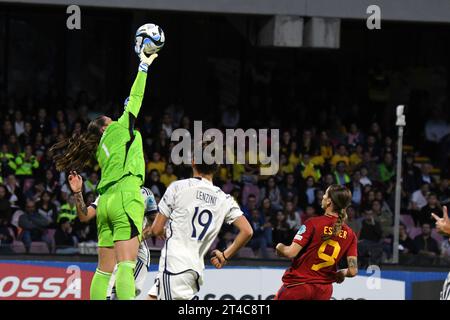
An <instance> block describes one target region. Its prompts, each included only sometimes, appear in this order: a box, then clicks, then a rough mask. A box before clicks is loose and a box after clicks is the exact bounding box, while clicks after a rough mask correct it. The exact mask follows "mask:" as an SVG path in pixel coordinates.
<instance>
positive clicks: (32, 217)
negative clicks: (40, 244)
mask: <svg viewBox="0 0 450 320" xmlns="http://www.w3.org/2000/svg"><path fill="white" fill-rule="evenodd" d="M48 225H49V223H48V220H47V219H46V218H44V217H43V216H42V215H41V214H39V213H38V212H37V210H36V206H35V203H34V201H33V200H27V201H26V204H25V213H24V214H22V215H21V216H20V218H19V227H21V228H22V234H21V238H22V241H23V244H24V245H25V249H26V252H27V253H28V252H30V247H31V242H32V241H44V242H46V243H47V246H48V248H49V251H50V252H52V248H51V239H49V237H48V235H47V227H48Z"/></svg>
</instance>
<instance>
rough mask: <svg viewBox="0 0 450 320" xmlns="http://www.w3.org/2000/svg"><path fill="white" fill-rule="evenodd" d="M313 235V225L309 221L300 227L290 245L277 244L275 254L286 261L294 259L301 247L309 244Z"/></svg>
mask: <svg viewBox="0 0 450 320" xmlns="http://www.w3.org/2000/svg"><path fill="white" fill-rule="evenodd" d="M313 233H314V225H313V224H312V223H311V221H309V220H308V221H306V222H305V224H303V225H302V226H300V228H299V229H298V231H297V233H296V234H295V236H294V239H293V240H292V243H291V244H290V245H289V246H287V245H285V244H283V243H279V244H277V246H276V247H275V250H276V253H277V255H278V256H280V257H285V258H288V259H294V258H295V257H296V256H297V255H298V254H299V253H300V251H302V249H303V247H304V246H305V245H306V244H307V243H308V242H309V240H310V239H311V237H312V235H313Z"/></svg>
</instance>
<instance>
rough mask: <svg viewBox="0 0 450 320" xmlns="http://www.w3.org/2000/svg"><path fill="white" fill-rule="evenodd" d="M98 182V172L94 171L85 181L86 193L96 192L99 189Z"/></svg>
mask: <svg viewBox="0 0 450 320" xmlns="http://www.w3.org/2000/svg"><path fill="white" fill-rule="evenodd" d="M97 184H98V174H97V172H95V171H93V172H91V174H90V175H89V178H87V179H86V181H85V182H84V192H85V193H88V192H95V190H96V189H97Z"/></svg>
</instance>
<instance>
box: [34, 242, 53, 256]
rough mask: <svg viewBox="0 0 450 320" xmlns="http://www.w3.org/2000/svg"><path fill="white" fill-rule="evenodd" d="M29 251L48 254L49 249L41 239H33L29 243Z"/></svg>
mask: <svg viewBox="0 0 450 320" xmlns="http://www.w3.org/2000/svg"><path fill="white" fill-rule="evenodd" d="M30 253H36V254H49V253H50V251H49V249H48V245H47V243H45V242H43V241H34V242H32V243H31V247H30Z"/></svg>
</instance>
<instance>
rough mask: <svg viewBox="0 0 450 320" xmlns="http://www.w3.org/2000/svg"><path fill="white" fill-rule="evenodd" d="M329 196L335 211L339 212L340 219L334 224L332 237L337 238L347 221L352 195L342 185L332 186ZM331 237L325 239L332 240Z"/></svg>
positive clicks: (329, 189)
mask: <svg viewBox="0 0 450 320" xmlns="http://www.w3.org/2000/svg"><path fill="white" fill-rule="evenodd" d="M327 192H328V196H329V197H330V199H331V202H332V205H333V209H334V210H336V211H338V218H337V220H336V222H335V223H334V224H333V233H332V236H336V235H338V234H339V232H341V230H342V226H343V225H344V223H345V221H346V220H347V208H348V207H349V206H350V204H351V200H352V193H351V192H350V190H349V189H347V188H346V187H344V186H340V185H331V186H330V187H329V188H328V190H327ZM330 238H331V236H330V235H327V236H324V237H323V239H324V240H327V239H330Z"/></svg>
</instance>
